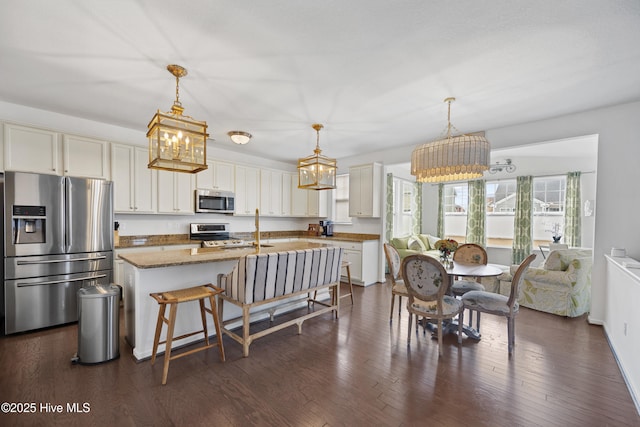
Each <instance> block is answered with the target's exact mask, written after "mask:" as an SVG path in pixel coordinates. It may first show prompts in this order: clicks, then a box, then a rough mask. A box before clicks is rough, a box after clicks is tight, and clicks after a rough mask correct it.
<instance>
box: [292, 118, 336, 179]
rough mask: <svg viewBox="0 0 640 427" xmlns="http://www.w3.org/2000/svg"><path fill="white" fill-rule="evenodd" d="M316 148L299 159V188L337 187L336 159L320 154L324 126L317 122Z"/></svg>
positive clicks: (315, 125)
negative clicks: (308, 154)
mask: <svg viewBox="0 0 640 427" xmlns="http://www.w3.org/2000/svg"><path fill="white" fill-rule="evenodd" d="M311 127H312V128H313V129H315V130H316V134H317V137H316V149H315V150H313V153H314V154H312V155H311V156H309V157H305V158H303V159H298V188H303V189H307V190H331V189H334V188H336V169H338V166H337V162H336V159H330V158H329V157H327V156H323V155H322V154H320V153H321V152H322V150H320V129H322V128H323V127H324V126H322V125H321V124H318V123H315V124H313V125H312V126H311Z"/></svg>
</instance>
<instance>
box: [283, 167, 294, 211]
mask: <svg viewBox="0 0 640 427" xmlns="http://www.w3.org/2000/svg"><path fill="white" fill-rule="evenodd" d="M292 175H293V174H291V173H288V172H284V173H283V174H282V203H281V204H280V205H281V208H282V216H292V213H291V203H292V201H291V180H292V178H291V177H292ZM296 179H297V175H296Z"/></svg>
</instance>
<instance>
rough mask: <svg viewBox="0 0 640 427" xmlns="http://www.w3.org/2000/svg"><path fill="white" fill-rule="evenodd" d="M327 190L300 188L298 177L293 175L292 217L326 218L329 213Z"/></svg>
mask: <svg viewBox="0 0 640 427" xmlns="http://www.w3.org/2000/svg"><path fill="white" fill-rule="evenodd" d="M328 194H330V192H329V191H326V190H320V191H316V190H304V189H300V188H298V175H297V174H296V175H291V216H301V217H317V218H326V217H327V216H328V212H329V206H328V200H329V199H328Z"/></svg>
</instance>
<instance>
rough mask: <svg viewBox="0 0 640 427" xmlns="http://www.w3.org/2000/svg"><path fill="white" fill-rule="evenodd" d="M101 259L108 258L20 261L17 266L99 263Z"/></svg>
mask: <svg viewBox="0 0 640 427" xmlns="http://www.w3.org/2000/svg"><path fill="white" fill-rule="evenodd" d="M101 259H107V257H106V256H104V255H102V256H96V257H89V258H73V259H49V260H42V261H18V262H17V263H16V264H18V265H34V264H58V263H64V262H76V261H97V260H101Z"/></svg>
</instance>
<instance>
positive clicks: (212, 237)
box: [189, 223, 253, 248]
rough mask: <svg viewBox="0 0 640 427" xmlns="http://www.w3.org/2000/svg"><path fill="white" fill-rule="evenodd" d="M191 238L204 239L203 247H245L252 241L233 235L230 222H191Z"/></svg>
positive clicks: (250, 244)
mask: <svg viewBox="0 0 640 427" xmlns="http://www.w3.org/2000/svg"><path fill="white" fill-rule="evenodd" d="M189 238H190V239H191V240H200V241H202V244H201V245H202V247H203V248H244V247H249V246H252V245H253V243H252V242H248V241H246V240H243V239H239V238H236V237H234V236H231V233H230V231H229V224H224V223H223V224H191V226H190V227H189Z"/></svg>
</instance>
